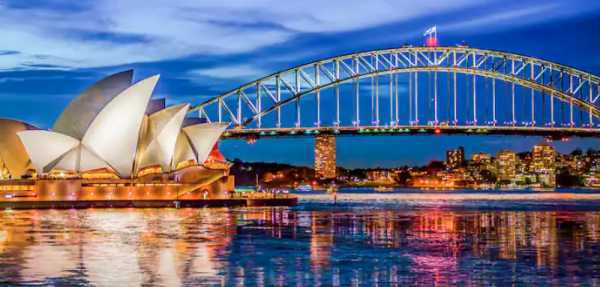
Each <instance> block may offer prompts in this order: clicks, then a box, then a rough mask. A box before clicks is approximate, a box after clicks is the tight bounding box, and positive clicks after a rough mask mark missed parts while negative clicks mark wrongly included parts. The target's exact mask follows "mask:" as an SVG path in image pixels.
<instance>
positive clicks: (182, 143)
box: [171, 130, 196, 170]
mask: <svg viewBox="0 0 600 287" xmlns="http://www.w3.org/2000/svg"><path fill="white" fill-rule="evenodd" d="M193 159H194V160H195V159H196V153H194V149H192V145H191V144H190V140H189V139H188V137H187V135H185V133H184V132H183V130H180V131H179V135H178V136H177V143H176V144H175V154H174V155H173V166H172V167H171V170H175V169H176V168H177V164H179V163H180V162H184V161H188V160H193Z"/></svg>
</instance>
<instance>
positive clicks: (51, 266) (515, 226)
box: [0, 189, 600, 286]
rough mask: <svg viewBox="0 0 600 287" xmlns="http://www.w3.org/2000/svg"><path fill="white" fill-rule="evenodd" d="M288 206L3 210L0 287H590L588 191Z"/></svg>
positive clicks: (343, 193) (390, 196)
mask: <svg viewBox="0 0 600 287" xmlns="http://www.w3.org/2000/svg"><path fill="white" fill-rule="evenodd" d="M299 196H300V202H299V206H297V207H291V208H290V207H281V208H273V207H251V208H236V209H227V208H203V209H186V208H183V209H179V210H175V209H113V210H111V209H87V210H19V211H3V212H2V213H1V217H0V285H1V284H5V285H17V284H28V285H45V286H57V285H58V286H140V285H144V286H183V285H189V286H197V285H204V286H389V285H392V286H405V285H411V286H415V285H417V286H448V285H466V286H491V285H493V284H495V286H565V285H578V286H596V285H600V193H595V192H589V191H577V190H572V191H570V190H566V191H557V192H529V191H512V192H506V191H503V192H497V191H494V192H492V191H490V192H476V191H467V192H464V191H453V192H433V191H432V192H425V191H415V190H396V191H394V192H392V193H375V192H373V191H372V190H347V189H341V190H340V191H339V194H338V198H337V201H336V202H335V203H334V199H333V196H332V195H331V194H327V193H325V192H316V191H315V192H305V193H299ZM567 283H569V284H567Z"/></svg>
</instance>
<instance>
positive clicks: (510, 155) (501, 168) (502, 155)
mask: <svg viewBox="0 0 600 287" xmlns="http://www.w3.org/2000/svg"><path fill="white" fill-rule="evenodd" d="M496 164H497V168H498V179H499V180H508V181H512V180H513V179H514V177H515V174H516V170H515V165H516V154H515V152H514V151H512V150H508V149H503V150H501V151H499V152H497V153H496Z"/></svg>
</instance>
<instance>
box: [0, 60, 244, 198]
mask: <svg viewBox="0 0 600 287" xmlns="http://www.w3.org/2000/svg"><path fill="white" fill-rule="evenodd" d="M132 77H133V72H132V71H125V72H121V73H118V74H115V75H112V76H109V77H107V78H105V79H103V80H101V81H99V82H97V83H96V84H94V85H92V86H91V87H89V88H88V89H86V90H85V91H83V92H82V93H81V94H80V95H79V96H77V97H76V98H75V99H74V100H73V101H72V102H71V103H70V104H69V105H68V106H67V107H66V109H65V110H64V111H63V112H62V114H61V115H60V117H59V118H58V120H57V121H56V123H55V124H54V126H53V128H52V129H50V130H42V129H39V128H36V127H35V126H33V125H30V124H27V123H24V122H21V121H16V120H11V119H0V164H1V165H0V166H1V168H2V169H1V170H0V171H1V173H0V175H1V178H2V180H0V192H1V194H2V196H1V198H0V201H5V202H6V201H12V202H22V201H29V202H48V201H51V202H70V201H72V202H76V201H106V200H108V201H114V200H127V201H133V200H173V199H182V200H185V199H223V198H226V197H227V196H228V192H229V191H232V190H233V178H232V176H229V167H230V165H231V164H230V163H228V162H227V161H226V160H225V159H224V158H223V156H222V155H221V154H220V152H219V150H218V140H219V138H220V136H221V134H222V133H223V132H224V131H225V129H226V128H227V124H226V123H206V122H204V121H203V119H201V118H196V117H190V116H189V115H187V112H188V109H189V107H190V105H189V104H179V105H175V106H170V107H167V106H166V105H165V100H164V99H158V100H151V99H150V98H151V96H152V93H153V90H154V87H155V85H156V84H157V81H158V79H159V76H158V75H157V76H154V77H150V78H147V79H145V80H142V81H140V82H137V83H135V84H132Z"/></svg>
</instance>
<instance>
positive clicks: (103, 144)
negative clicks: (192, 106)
mask: <svg viewBox="0 0 600 287" xmlns="http://www.w3.org/2000/svg"><path fill="white" fill-rule="evenodd" d="M158 78H159V75H157V76H154V77H150V78H147V79H145V80H143V81H141V82H138V83H137V84H135V85H133V86H131V87H129V88H128V89H127V90H125V91H124V92H122V93H121V94H119V95H118V96H117V97H115V98H114V99H113V100H112V101H111V102H110V103H108V104H107V105H106V107H104V109H102V110H101V111H100V113H99V114H98V116H96V118H95V119H94V120H93V122H92V123H91V124H90V127H89V128H88V130H87V132H86V133H85V135H84V136H83V140H82V143H83V144H84V145H85V146H86V147H88V148H89V149H90V151H91V152H93V153H94V154H96V155H98V156H99V157H100V158H102V159H103V160H104V161H106V163H108V164H109V165H110V166H111V167H112V168H113V169H114V171H115V172H116V173H117V175H118V176H120V177H121V178H123V177H129V176H130V175H131V173H132V170H133V163H134V158H135V151H136V147H137V144H138V137H139V134H140V128H141V125H142V120H143V118H144V115H145V111H146V106H147V105H148V102H149V101H150V96H151V95H152V91H153V90H154V87H155V86H156V83H157V82H158Z"/></svg>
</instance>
